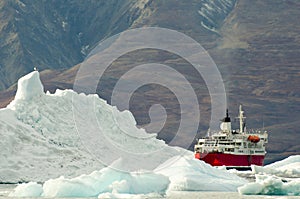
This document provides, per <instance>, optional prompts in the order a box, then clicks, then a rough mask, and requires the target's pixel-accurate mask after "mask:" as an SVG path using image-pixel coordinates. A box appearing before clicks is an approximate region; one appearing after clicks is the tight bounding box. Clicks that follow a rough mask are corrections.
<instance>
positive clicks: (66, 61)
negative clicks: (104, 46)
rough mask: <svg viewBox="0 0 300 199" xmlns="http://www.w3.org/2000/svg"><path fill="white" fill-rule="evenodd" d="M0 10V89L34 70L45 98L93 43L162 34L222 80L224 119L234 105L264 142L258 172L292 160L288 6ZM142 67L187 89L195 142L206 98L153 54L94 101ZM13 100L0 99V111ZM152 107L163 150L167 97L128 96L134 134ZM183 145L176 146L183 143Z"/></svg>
mask: <svg viewBox="0 0 300 199" xmlns="http://www.w3.org/2000/svg"><path fill="white" fill-rule="evenodd" d="M48 7H49V8H51V9H48ZM0 8H1V12H0V14H1V15H3V16H5V17H1V18H0V20H1V22H0V30H1V35H3V36H2V37H1V38H0V39H1V43H0V45H1V48H0V56H1V59H0V64H1V73H0V75H1V81H2V88H4V87H8V86H9V85H11V84H12V83H13V82H14V81H16V78H17V77H18V76H20V75H22V74H24V73H26V72H27V71H29V70H32V68H33V66H38V67H40V68H41V69H45V68H48V69H52V70H51V71H49V70H48V71H45V72H42V80H43V81H44V82H45V85H46V89H47V90H51V91H53V90H54V89H55V88H72V84H73V80H74V77H75V75H76V71H77V69H78V68H79V67H80V65H77V66H75V67H73V68H70V67H71V66H73V65H75V64H78V63H80V62H81V61H82V60H83V59H84V57H85V55H86V54H87V53H88V52H89V51H90V50H91V49H92V48H93V47H94V46H95V45H96V44H97V42H99V41H100V40H101V39H103V38H107V37H108V36H110V35H113V34H115V33H117V32H120V31H122V30H125V29H128V28H136V27H144V26H159V27H165V28H170V29H174V30H178V31H181V32H183V33H185V34H187V35H188V36H191V37H192V38H194V39H195V40H196V41H198V42H199V43H200V44H201V45H202V46H204V47H205V48H206V49H207V50H208V52H209V53H210V55H211V56H212V58H213V60H214V61H215V62H216V64H217V66H218V67H219V69H220V71H221V73H222V76H223V78H224V82H225V85H226V90H227V93H228V100H229V105H228V106H229V108H230V114H231V116H232V117H235V115H236V114H237V107H238V104H240V103H242V104H243V105H244V107H245V110H246V113H247V117H248V121H247V124H248V126H249V127H253V128H263V127H264V129H266V130H268V131H270V132H271V133H270V144H269V145H268V152H269V154H268V156H267V162H271V161H274V160H277V159H280V158H283V157H285V156H288V155H291V154H299V151H300V145H299V142H298V139H297V138H298V137H299V133H300V132H299V130H298V124H299V123H300V114H299V113H300V89H299V88H300V87H299V86H297V85H299V83H300V82H299V75H300V70H299V67H298V65H299V63H300V58H299V56H298V55H299V53H300V26H299V24H298V20H297V19H298V18H299V17H300V12H299V8H300V2H299V1H297V0H287V1H281V0H265V1H259V0H253V1H248V0H214V1H209V0H202V1H199V0H191V1H180V0H165V1H151V0H149V1H145V0H136V1H114V0H113V1H102V0H99V1H96V0H94V1H92V0H88V1H84V3H83V1H76V2H74V1H71V0H66V1H51V3H50V1H36V2H34V3H33V1H28V2H25V0H23V1H22V2H21V1H16V0H11V1H2V2H1V3H0ZM45 8H47V9H45ZM2 41H3V42H2ZM4 44H5V45H4ZM149 62H156V63H163V64H167V65H172V66H173V67H174V68H176V69H178V70H179V71H181V72H182V73H183V74H185V75H186V77H187V78H188V79H189V80H190V82H191V83H192V85H193V86H194V88H196V92H197V93H198V94H199V96H198V100H199V102H200V109H201V121H200V123H199V124H200V128H199V136H203V135H204V134H205V131H206V129H207V126H208V122H209V121H208V119H206V118H209V117H210V108H209V107H210V98H209V94H208V91H207V89H206V86H205V83H204V81H203V79H201V78H199V77H198V76H197V75H195V73H194V71H193V70H192V69H191V67H189V65H188V63H186V61H185V60H183V59H181V58H180V57H178V56H175V55H172V54H170V53H168V52H161V51H155V50H152V49H145V50H143V51H139V52H132V53H129V54H127V55H124V56H122V57H120V58H119V59H118V60H116V61H115V62H114V63H113V64H112V67H111V70H108V71H106V75H105V76H104V78H103V79H102V81H103V82H104V83H105V88H104V89H100V88H99V90H98V93H99V94H100V96H101V97H103V98H105V99H107V100H108V101H110V96H111V91H112V89H113V86H114V84H115V83H116V81H117V80H118V78H120V76H121V75H122V74H124V72H126V71H127V70H128V69H129V68H130V67H133V66H134V65H138V64H142V63H149ZM64 68H70V69H68V70H62V69H64ZM57 69H60V70H57ZM2 77H3V78H2ZM14 90H15V88H14V87H11V88H10V89H8V90H7V91H3V92H2V94H1V95H0V100H1V102H2V106H4V105H5V104H6V103H7V102H8V101H9V99H10V97H11V96H12V95H13V93H14ZM141 101H142V102H143V103H140V102H141ZM155 103H160V104H163V105H164V106H165V107H166V110H167V112H168V114H169V115H170V116H169V117H168V120H167V123H166V126H165V128H164V129H163V130H162V131H161V132H160V133H159V137H160V138H162V139H164V140H166V141H167V142H168V141H170V140H172V138H173V137H174V136H175V135H174V132H176V130H177V128H178V120H179V117H178V114H179V112H178V110H179V107H178V102H177V101H176V99H175V97H174V95H173V94H172V93H170V92H169V91H168V90H166V89H165V88H163V87H159V86H149V87H143V88H142V89H141V90H139V91H138V92H136V93H135V95H134V96H133V98H132V106H131V108H130V109H131V111H132V112H133V113H134V115H135V117H136V119H137V121H138V124H139V125H145V124H147V123H148V122H149V117H148V109H149V107H150V105H151V104H155ZM191 119H193V118H191ZM186 140H187V138H186V137H184V136H183V137H182V142H185V141H186Z"/></svg>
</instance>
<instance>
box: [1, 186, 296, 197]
mask: <svg viewBox="0 0 300 199" xmlns="http://www.w3.org/2000/svg"><path fill="white" fill-rule="evenodd" d="M15 187H16V185H11V184H9V185H7V184H0V199H7V198H9V199H13V198H15V197H8V194H9V193H10V192H11V191H12V190H13V189H14V188H15ZM166 198H172V199H182V198H190V199H193V198H199V199H203V198H204V199H211V198H213V199H237V198H241V199H243V198H245V199H247V198H250V199H251V198H252V199H254V198H270V199H271V198H278V199H279V198H280V199H284V198H287V199H293V198H298V199H300V196H265V195H240V194H239V193H237V192H198V191H191V192H189V191H174V192H172V193H171V194H170V195H169V196H167V197H166ZM18 199H20V198H18ZM28 199H30V198H28ZM32 199H37V198H32ZM66 199H67V198H66ZM68 199H70V198H68ZM72 199H76V198H72ZM85 199H86V198H85ZM93 199H96V198H93ZM150 199H151V198H150Z"/></svg>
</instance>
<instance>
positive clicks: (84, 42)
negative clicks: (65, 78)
mask: <svg viewBox="0 0 300 199" xmlns="http://www.w3.org/2000/svg"><path fill="white" fill-rule="evenodd" d="M145 4H146V2H143V1H138V0H134V1H118V0H111V1H106V0H79V1H73V0H66V1H60V0H53V1H46V0H33V1H31V0H30V1H29V0H2V1H1V2H0V35H1V38H0V89H4V88H7V87H9V86H10V85H11V84H13V83H14V82H15V81H16V80H17V79H18V78H19V77H20V76H22V75H24V74H26V73H28V72H29V71H31V70H32V68H33V67H34V66H36V67H38V68H39V69H40V70H43V69H62V68H70V67H72V66H74V65H75V64H78V63H80V62H81V61H82V60H83V59H84V57H85V56H86V54H87V53H88V52H89V50H91V49H92V48H93V46H94V45H95V44H96V43H97V42H99V41H100V40H101V39H103V38H104V37H107V36H109V35H111V34H115V33H117V32H120V31H122V30H124V29H127V28H128V27H130V25H131V24H132V22H133V21H134V20H135V19H136V18H137V17H138V16H139V15H140V14H141V12H142V9H144V6H145Z"/></svg>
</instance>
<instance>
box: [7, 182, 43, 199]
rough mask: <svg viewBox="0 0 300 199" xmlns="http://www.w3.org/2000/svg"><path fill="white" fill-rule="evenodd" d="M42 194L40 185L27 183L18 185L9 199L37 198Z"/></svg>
mask: <svg viewBox="0 0 300 199" xmlns="http://www.w3.org/2000/svg"><path fill="white" fill-rule="evenodd" d="M42 192H43V188H42V185H40V184H38V183H36V182H29V183H24V184H20V185H18V186H17V187H16V188H15V189H14V191H13V192H11V193H10V194H9V197H39V196H40V195H41V194H42Z"/></svg>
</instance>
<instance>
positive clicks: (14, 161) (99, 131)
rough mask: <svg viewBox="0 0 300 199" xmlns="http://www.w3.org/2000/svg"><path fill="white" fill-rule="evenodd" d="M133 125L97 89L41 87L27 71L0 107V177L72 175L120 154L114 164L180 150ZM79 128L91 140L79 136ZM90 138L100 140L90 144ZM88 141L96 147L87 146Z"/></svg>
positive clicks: (158, 158)
mask: <svg viewBox="0 0 300 199" xmlns="http://www.w3.org/2000/svg"><path fill="white" fill-rule="evenodd" d="M135 125H136V122H135V120H134V117H133V116H132V114H131V113H130V112H129V111H123V112H120V111H118V110H117V108H116V107H113V106H110V105H109V104H107V103H106V101H104V100H102V99H100V98H99V97H98V96H97V95H84V94H77V93H76V92H74V91H72V90H63V91H62V90H57V91H56V92H55V93H54V94H50V93H44V92H43V85H42V84H41V81H40V79H39V72H38V71H34V72H32V73H29V74H28V75H26V76H24V77H22V78H21V79H20V80H19V81H18V90H17V95H16V96H15V99H14V100H13V101H12V102H11V103H10V104H9V105H8V107H7V108H4V109H0V129H1V131H0V136H1V138H2V139H0V148H1V149H2V150H1V151H0V182H23V181H38V182H43V181H46V180H47V179H49V178H57V177H59V176H61V175H64V176H66V177H75V176H79V175H80V174H84V173H91V172H92V171H95V170H99V169H101V168H104V167H105V166H107V165H110V164H111V163H112V162H114V161H115V160H118V159H119V158H120V157H123V158H124V165H122V166H121V167H122V168H118V169H123V170H131V171H135V170H138V169H144V168H145V169H147V167H152V168H155V167H156V166H157V165H159V164H161V163H162V162H164V161H165V160H166V159H168V158H169V157H172V156H174V155H178V154H182V153H185V151H186V150H184V149H180V148H176V147H169V146H167V145H166V144H165V143H164V142H163V141H162V140H158V139H156V134H148V133H146V132H145V130H144V129H139V128H137V127H136V126H135ZM79 130H80V132H81V136H80V135H79V134H80V133H79ZM83 133H86V134H87V136H86V138H88V140H91V143H83V142H82V140H83V139H82V136H84V134H83ZM88 135H89V136H93V137H91V138H90V139H89V137H88ZM94 140H98V141H99V142H100V143H102V144H97V145H93V141H94ZM82 143H83V144H82ZM90 146H92V147H93V149H95V150H94V151H93V150H87V147H90ZM96 155H97V157H95V156H96ZM145 157H147V158H145Z"/></svg>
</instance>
